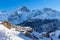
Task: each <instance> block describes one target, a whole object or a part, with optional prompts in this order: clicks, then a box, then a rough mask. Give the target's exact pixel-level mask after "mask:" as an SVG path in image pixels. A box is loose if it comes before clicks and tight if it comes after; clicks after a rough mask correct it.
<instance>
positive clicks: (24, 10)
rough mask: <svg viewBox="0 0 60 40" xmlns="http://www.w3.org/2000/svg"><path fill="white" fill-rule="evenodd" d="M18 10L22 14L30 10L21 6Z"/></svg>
mask: <svg viewBox="0 0 60 40" xmlns="http://www.w3.org/2000/svg"><path fill="white" fill-rule="evenodd" d="M19 10H20V11H23V12H30V10H29V9H28V8H27V7H25V6H22V7H21V8H20V9H19Z"/></svg>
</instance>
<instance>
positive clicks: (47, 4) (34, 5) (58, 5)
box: [0, 0, 60, 11]
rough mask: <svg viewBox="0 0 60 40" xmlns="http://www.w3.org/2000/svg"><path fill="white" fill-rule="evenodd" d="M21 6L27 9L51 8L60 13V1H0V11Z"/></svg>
mask: <svg viewBox="0 0 60 40" xmlns="http://www.w3.org/2000/svg"><path fill="white" fill-rule="evenodd" d="M21 6H26V7H28V8H29V9H42V8H52V9H56V10H58V11H60V0H0V10H7V11H9V10H14V9H15V8H19V7H21Z"/></svg>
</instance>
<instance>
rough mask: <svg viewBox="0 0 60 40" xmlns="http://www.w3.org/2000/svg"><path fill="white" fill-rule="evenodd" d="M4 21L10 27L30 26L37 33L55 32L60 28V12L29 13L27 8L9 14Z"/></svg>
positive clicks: (46, 9) (41, 11) (50, 10)
mask: <svg viewBox="0 0 60 40" xmlns="http://www.w3.org/2000/svg"><path fill="white" fill-rule="evenodd" d="M2 14H3V13H2ZM4 16H5V17H8V18H7V19H6V20H8V21H9V22H10V23H11V24H12V25H20V26H30V27H32V28H33V29H34V30H35V31H37V32H43V31H46V32H47V31H51V30H56V29H58V27H60V18H59V17H60V11H56V10H53V9H51V8H43V9H42V10H40V9H36V10H32V11H30V10H29V9H28V8H27V7H25V6H23V7H22V8H19V9H17V10H16V11H14V12H12V13H9V14H8V16H6V15H4ZM0 20H1V19H0Z"/></svg>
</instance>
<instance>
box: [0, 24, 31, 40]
mask: <svg viewBox="0 0 60 40" xmlns="http://www.w3.org/2000/svg"><path fill="white" fill-rule="evenodd" d="M19 34H20V32H17V31H12V30H10V29H8V28H6V27H5V26H4V25H3V24H0V40H32V39H30V38H28V37H26V36H24V35H22V34H21V36H18V35H19ZM23 36H24V37H23Z"/></svg>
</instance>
